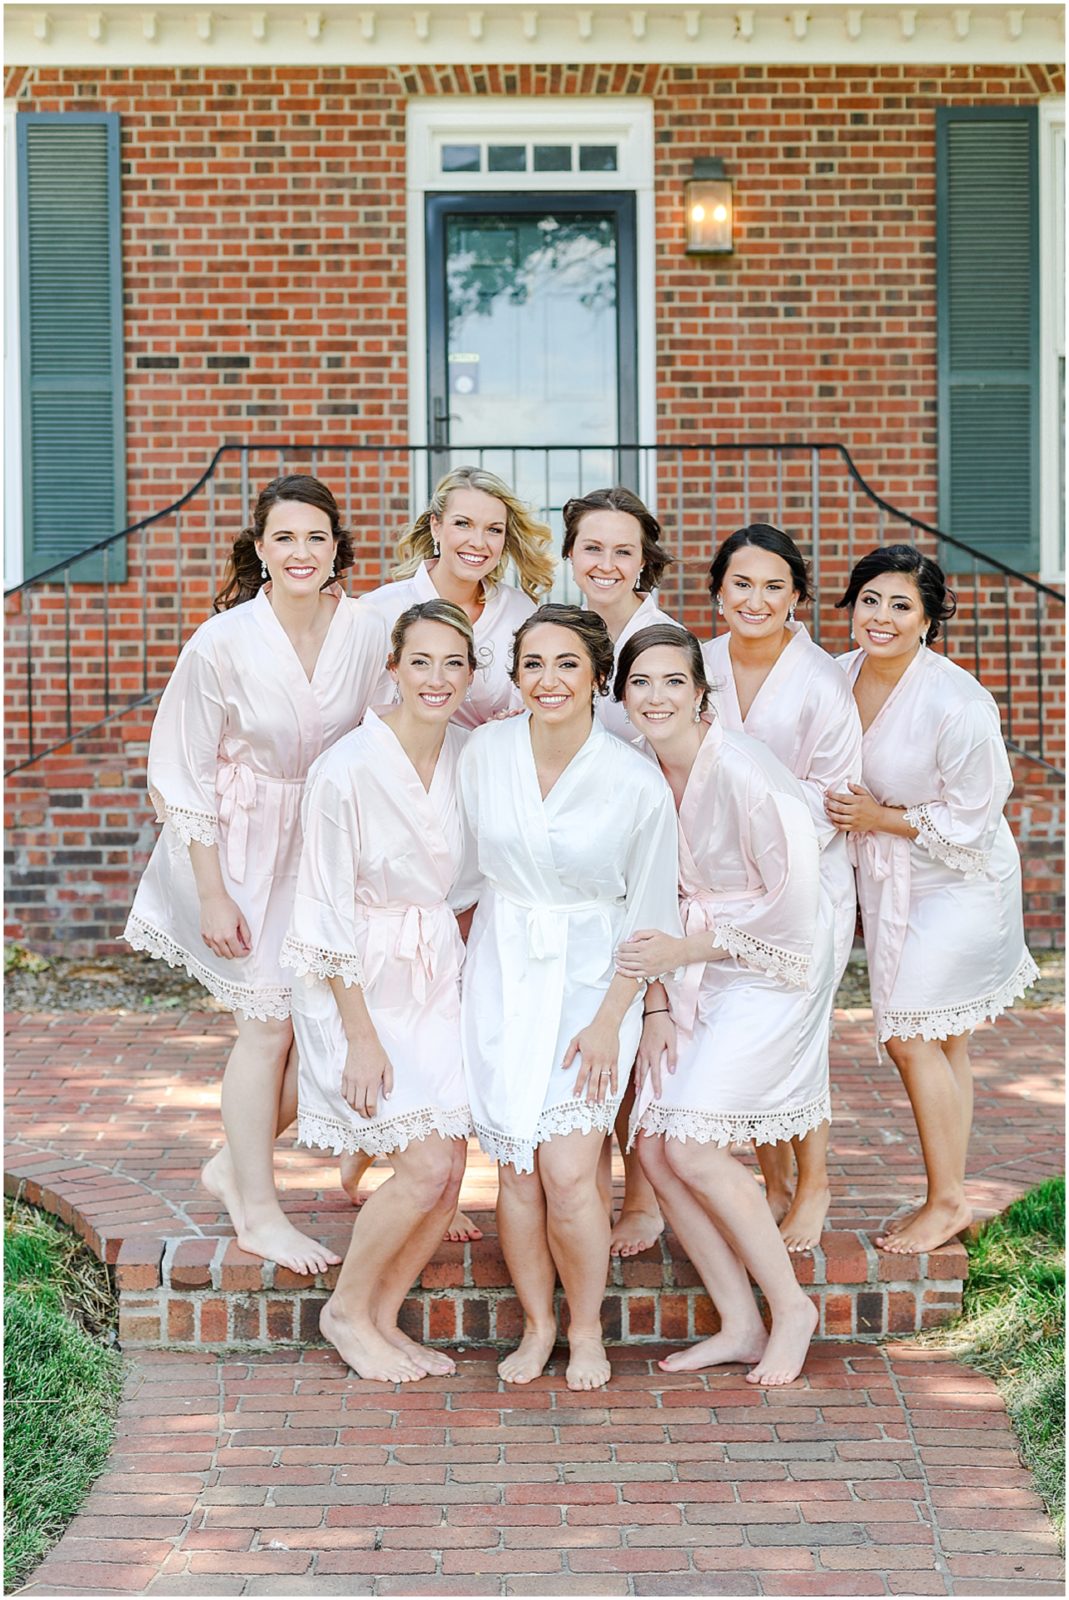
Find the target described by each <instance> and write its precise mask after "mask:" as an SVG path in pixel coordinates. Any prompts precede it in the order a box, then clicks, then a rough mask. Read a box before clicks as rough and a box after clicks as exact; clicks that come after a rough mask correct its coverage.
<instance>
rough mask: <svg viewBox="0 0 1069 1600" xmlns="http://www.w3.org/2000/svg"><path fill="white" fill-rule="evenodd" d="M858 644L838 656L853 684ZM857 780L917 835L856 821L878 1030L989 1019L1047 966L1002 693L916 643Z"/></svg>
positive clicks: (951, 1027)
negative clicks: (1027, 930) (1026, 897)
mask: <svg viewBox="0 0 1069 1600" xmlns="http://www.w3.org/2000/svg"><path fill="white" fill-rule="evenodd" d="M864 659H865V652H864V651H863V650H853V651H851V652H850V653H849V654H848V655H845V656H840V657H839V665H840V667H842V669H843V671H844V672H845V673H846V676H847V681H848V682H849V683H850V685H851V686H852V685H853V683H854V682H855V680H856V678H857V675H858V673H859V672H860V670H861V667H862V664H863V662H864ZM862 756H863V768H862V782H863V783H864V785H865V787H866V788H867V789H868V790H869V792H870V793H871V794H872V795H873V796H874V797H875V798H876V799H877V800H878V801H879V802H880V804H881V805H887V806H905V807H906V808H907V809H906V820H907V821H908V822H909V823H911V824H912V826H913V827H915V828H917V829H918V830H919V831H918V834H917V837H916V839H913V840H910V839H906V838H904V837H901V836H899V835H897V834H891V833H858V834H850V835H848V838H849V845H850V852H851V855H852V857H853V859H854V861H855V863H856V866H857V884H858V895H859V898H860V900H861V916H862V921H863V922H864V925H865V948H866V950H867V952H868V958H869V985H870V988H871V991H872V1007H873V1011H874V1013H875V1018H876V1029H877V1035H876V1036H877V1038H878V1039H879V1040H880V1041H881V1042H883V1041H884V1040H886V1039H910V1038H915V1037H916V1036H917V1035H920V1036H921V1037H922V1038H924V1039H949V1038H951V1037H952V1036H953V1035H955V1034H960V1033H968V1032H970V1031H971V1030H972V1029H973V1028H975V1027H976V1026H977V1025H978V1024H979V1023H981V1022H983V1021H984V1020H985V1019H988V1020H993V1019H994V1018H995V1017H997V1016H998V1015H999V1014H1000V1012H1002V1011H1004V1010H1005V1009H1006V1007H1007V1006H1009V1005H1011V1004H1012V1003H1013V1001H1014V1000H1015V999H1017V998H1019V996H1021V995H1022V994H1024V992H1025V990H1026V989H1027V988H1028V986H1029V984H1030V983H1032V982H1034V981H1035V979H1036V977H1037V976H1038V972H1037V969H1036V965H1035V962H1034V961H1033V960H1032V957H1031V956H1030V955H1029V953H1028V951H1027V949H1026V948H1025V942H1024V925H1023V917H1022V907H1021V861H1020V857H1019V856H1018V854H1017V846H1016V844H1015V843H1014V840H1013V834H1012V833H1011V832H1010V826H1009V823H1008V822H1007V821H1006V819H1005V817H1004V816H1003V815H1002V811H1003V807H1004V806H1005V804H1006V801H1007V799H1008V798H1009V795H1010V791H1011V790H1012V788H1013V777H1012V775H1011V772H1010V764H1009V761H1008V759H1007V756H1006V747H1005V744H1004V743H1003V740H1002V730H1001V726H1000V723H999V714H998V707H997V706H996V704H995V702H994V700H993V699H992V698H991V696H990V694H988V692H987V690H986V689H985V688H983V686H982V685H981V684H979V683H978V682H977V681H976V679H975V678H974V677H973V676H972V674H971V673H969V672H965V671H964V670H963V669H962V668H961V667H959V666H956V665H955V663H954V662H953V661H949V660H948V659H947V657H946V656H944V655H943V654H942V653H941V652H938V651H934V650H929V649H926V648H923V647H922V648H921V649H920V650H918V651H917V654H916V656H915V657H914V659H913V661H912V662H911V663H910V665H909V667H908V668H907V669H906V671H905V672H904V673H903V675H902V677H901V678H900V679H899V681H898V683H897V684H896V685H895V687H894V689H892V691H891V693H890V695H889V696H888V697H887V699H886V701H885V702H884V704H883V705H882V706H881V708H880V710H879V712H878V713H877V715H876V716H875V718H874V719H873V721H872V722H871V723H870V725H869V727H868V729H867V730H866V732H865V735H864V739H863V742H862Z"/></svg>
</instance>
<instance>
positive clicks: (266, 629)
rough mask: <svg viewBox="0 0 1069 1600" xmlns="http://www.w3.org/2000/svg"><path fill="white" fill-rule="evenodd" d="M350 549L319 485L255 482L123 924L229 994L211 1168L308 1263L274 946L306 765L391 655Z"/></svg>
mask: <svg viewBox="0 0 1069 1600" xmlns="http://www.w3.org/2000/svg"><path fill="white" fill-rule="evenodd" d="M352 559H353V553H352V546H351V544H350V542H349V535H348V533H347V532H346V531H345V529H344V528H343V527H342V524H341V517H340V515H339V512H338V507H337V504H336V503H335V500H334V496H333V495H332V494H331V492H330V490H329V489H328V488H326V486H325V485H324V484H322V483H319V482H318V481H317V480H316V479H315V478H309V477H304V476H299V475H297V476H289V477H284V478H276V479H275V480H274V482H273V483H270V484H269V485H268V486H267V488H266V489H265V490H264V491H263V493H262V494H261V495H260V497H259V499H258V501H257V503H256V509H255V511H254V513H253V521H252V526H251V527H249V528H246V529H245V531H244V532H243V533H242V534H241V535H240V537H239V538H238V539H237V540H236V541H235V544H234V552H233V557H232V560H231V564H230V568H229V572H228V582H227V584H226V587H225V588H224V590H223V592H222V594H221V595H220V596H219V598H218V599H217V600H216V608H217V611H218V613H219V614H218V615H217V616H214V617H211V618H209V620H208V621H207V622H205V623H202V624H201V626H200V627H199V628H198V629H197V631H196V632H195V633H194V634H193V636H192V638H191V639H190V640H189V642H188V643H187V644H186V646H185V648H184V650H183V651H182V653H181V655H180V656H179V658H178V662H177V665H176V666H175V669H174V672H173V674H172V676H171V680H170V682H169V683H168V685H167V687H166V689H165V690H164V692H163V697H162V699H161V700H160V706H159V710H158V711H157V713H156V720H155V722H154V723H153V727H152V737H151V740H150V742H149V758H148V782H149V792H150V794H151V795H152V799H153V801H154V803H155V806H156V812H157V815H158V817H159V820H160V821H161V822H162V823H163V824H164V827H163V832H162V833H161V835H160V837H159V839H158V841H157V843H156V848H155V850H154V851H153V853H152V858H151V860H150V861H149V864H148V867H147V868H146V870H145V874H144V877H143V878H142V880H141V883H140V885H139V887H138V890H137V894H136V896H135V898H134V904H133V908H132V910H131V912H130V917H129V920H128V922H127V925H126V938H127V940H128V941H129V942H130V944H132V945H133V947H134V949H135V950H146V951H148V953H149V954H150V955H153V956H156V957H159V958H160V959H161V960H163V961H166V962H167V963H168V964H169V965H170V966H172V967H184V968H185V970H186V972H188V973H189V974H190V976H191V977H194V978H197V979H198V980H199V982H201V983H202V984H203V985H204V987H205V988H206V989H207V990H208V991H209V993H210V994H212V995H214V996H215V997H216V999H218V1000H222V1001H223V1002H224V1003H225V1004H226V1005H228V1006H229V1007H230V1008H231V1009H232V1010H233V1013H234V1021H235V1024H236V1027H237V1040H236V1042H235V1044H234V1047H233V1049H232V1050H231V1052H230V1057H229V1059H228V1061H227V1064H226V1070H225V1072H224V1075H223V1089H222V1112H223V1126H224V1128H225V1129H226V1135H227V1143H226V1145H224V1147H223V1149H222V1150H220V1151H219V1152H218V1154H217V1155H215V1156H213V1157H212V1159H211V1160H210V1161H209V1162H208V1164H207V1166H206V1167H205V1168H204V1172H203V1181H204V1184H205V1186H206V1188H207V1189H208V1190H209V1192H210V1193H211V1194H212V1195H214V1196H215V1198H216V1199H218V1200H219V1201H220V1202H221V1203H222V1204H223V1205H224V1206H225V1207H226V1210H227V1211H228V1213H229V1215H230V1220H231V1222H232V1223H233V1226H234V1231H235V1233H236V1234H237V1238H238V1243H239V1244H240V1245H241V1247H242V1249H243V1250H248V1251H249V1252H250V1253H251V1254H253V1255H259V1256H264V1257H266V1258H267V1259H268V1260H269V1261H277V1262H279V1263H280V1264H281V1265H282V1266H285V1267H289V1268H290V1269H291V1270H292V1271H294V1272H305V1273H306V1272H318V1271H322V1270H323V1269H324V1268H325V1267H326V1266H328V1265H330V1264H331V1263H333V1262H336V1261H337V1260H338V1257H337V1256H336V1255H334V1254H333V1253H332V1252H331V1251H329V1250H327V1249H326V1248H325V1247H324V1246H323V1245H321V1244H319V1243H317V1241H316V1240H314V1239H310V1238H308V1237H307V1236H306V1235H305V1234H302V1233H300V1232H299V1231H298V1230H297V1229H296V1228H295V1227H294V1226H293V1225H292V1223H290V1222H289V1221H288V1220H287V1218H286V1216H285V1214H284V1213H283V1211H282V1208H281V1206H280V1205H279V1200H278V1193H277V1190H276V1188H275V1181H274V1172H273V1157H272V1151H273V1146H274V1141H275V1138H276V1135H277V1133H279V1132H281V1131H282V1129H283V1128H285V1127H288V1126H289V1124H290V1123H291V1122H292V1121H293V1118H294V1116H295V1115H296V1071H295V1062H293V1061H289V1058H290V1047H291V1045H292V1042H293V1029H292V1027H291V1024H290V977H289V974H288V973H287V972H284V971H283V969H282V967H281V965H280V962H279V955H280V951H281V948H282V940H283V938H284V937H285V933H286V928H287V925H288V923H289V918H290V910H291V907H292V904H293V893H294V886H295V883H296V876H297V863H298V860H299V857H300V849H301V827H300V806H301V795H302V792H303V789H304V780H305V777H306V776H307V773H308V769H309V767H310V766H311V764H312V762H313V761H314V760H315V759H316V757H317V756H318V755H319V754H320V752H321V751H323V750H325V749H327V748H328V746H330V745H332V744H333V743H334V742H335V740H336V739H339V738H340V737H341V735H342V734H344V733H348V732H349V730H350V729H351V728H355V727H356V725H357V723H358V722H359V721H360V719H361V718H362V717H363V715H364V712H365V711H366V709H367V707H368V706H369V704H370V703H371V699H372V697H373V695H374V693H375V688H376V685H377V684H378V682H379V680H380V677H381V674H382V668H383V663H384V661H385V659H386V653H387V648H388V646H387V639H386V628H385V624H384V623H383V621H382V619H381V617H379V616H377V615H376V614H375V612H373V611H371V610H369V609H368V608H367V607H365V606H364V605H363V604H361V603H360V602H359V601H356V600H350V599H349V598H348V597H347V596H346V595H345V594H344V593H343V592H342V591H341V589H340V588H339V587H338V586H337V585H336V584H335V583H334V582H333V581H332V580H333V578H334V577H335V575H336V573H337V572H338V571H340V570H341V569H342V568H343V567H346V566H348V565H349V564H350V563H351V562H352ZM288 1061H289V1067H288V1068H287V1062H288Z"/></svg>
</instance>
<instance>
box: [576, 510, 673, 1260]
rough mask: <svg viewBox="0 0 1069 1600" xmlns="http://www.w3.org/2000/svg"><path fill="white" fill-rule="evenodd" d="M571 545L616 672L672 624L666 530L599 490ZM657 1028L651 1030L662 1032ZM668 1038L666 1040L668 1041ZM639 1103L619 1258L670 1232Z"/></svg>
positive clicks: (623, 1120)
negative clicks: (650, 633) (633, 642)
mask: <svg viewBox="0 0 1069 1600" xmlns="http://www.w3.org/2000/svg"><path fill="white" fill-rule="evenodd" d="M563 515H564V541H563V544H562V546H561V554H562V555H563V556H564V558H565V560H568V561H570V562H571V565H572V577H573V578H574V579H575V583H576V586H577V588H578V589H579V590H580V591H581V593H582V596H583V599H584V601H585V602H586V605H587V608H588V610H590V611H593V612H595V613H596V615H597V616H599V617H600V618H601V620H602V621H603V622H604V624H605V626H606V627H607V628H608V630H609V638H610V639H611V640H612V645H613V673H614V675H615V671H616V662H617V661H618V660H619V659H620V651H621V650H622V649H623V647H624V645H625V644H626V643H627V641H628V639H630V638H631V636H632V635H633V634H635V633H637V632H638V630H639V629H640V628H648V627H650V626H652V624H653V623H655V622H667V623H673V622H674V621H675V619H674V617H670V616H668V615H667V614H666V613H665V612H663V611H662V610H661V609H660V607H659V606H658V604H657V601H656V598H655V597H656V593H657V585H658V584H659V583H660V581H661V577H662V575H663V573H664V570H665V568H666V567H668V566H670V565H671V562H672V557H671V556H670V555H669V554H668V552H667V551H666V550H665V548H664V546H663V545H662V544H661V525H660V523H659V522H658V521H657V518H656V517H655V516H654V515H653V512H652V511H650V509H649V507H648V506H646V505H644V504H643V502H642V501H641V500H640V499H639V497H638V495H637V494H632V492H631V490H630V489H625V488H623V487H622V486H620V485H617V486H616V487H615V488H613V489H594V490H592V491H591V492H590V493H589V494H585V495H582V496H580V497H577V498H576V499H573V500H569V501H568V502H567V504H566V505H565V507H564V513H563ZM597 716H598V719H599V721H600V722H602V723H603V724H604V726H605V727H606V728H608V730H609V732H610V733H614V734H616V736H617V738H618V739H624V740H626V741H627V742H628V743H630V742H631V741H632V740H633V739H634V737H635V730H634V728H633V727H632V726H631V724H630V722H628V720H627V714H626V712H625V711H624V708H623V706H622V705H620V704H619V702H618V701H616V700H614V699H613V698H612V696H611V695H605V696H603V697H602V698H601V699H600V700H599V701H598V703H597ZM662 1005H663V996H662V995H657V994H655V995H654V996H653V997H652V998H651V1000H650V1006H651V1007H652V1008H653V1010H652V1017H658V1016H660V1017H664V1016H665V1015H666V1013H664V1012H662V1011H661V1009H660V1008H661V1006H662ZM662 1025H663V1024H661V1023H653V1022H652V1021H651V1027H658V1026H662ZM666 1037H667V1035H666ZM634 1104H635V1090H634V1084H633V1082H632V1080H631V1075H630V1073H628V1076H627V1082H626V1084H625V1086H624V1097H623V1099H622V1100H621V1102H620V1110H619V1113H618V1115H617V1119H616V1137H617V1139H618V1141H619V1145H620V1149H621V1150H622V1151H623V1152H624V1198H623V1205H622V1207H621V1209H620V1215H619V1217H618V1218H617V1219H616V1225H615V1227H614V1228H613V1230H612V1238H611V1241H610V1244H609V1251H610V1254H612V1255H614V1256H636V1255H638V1254H639V1253H640V1252H641V1251H643V1250H649V1249H651V1248H652V1246H653V1245H655V1244H656V1242H657V1240H658V1238H659V1237H660V1235H661V1234H662V1233H663V1231H664V1218H663V1217H662V1216H661V1212H660V1208H659V1207H658V1205H657V1196H656V1195H655V1194H654V1192H653V1190H652V1189H651V1188H650V1185H649V1183H648V1182H647V1180H646V1177H645V1175H644V1174H643V1171H642V1168H641V1167H640V1166H639V1163H638V1158H637V1157H636V1156H635V1155H633V1154H631V1153H628V1150H627V1133H628V1124H629V1122H630V1118H631V1111H632V1109H633V1107H634ZM602 1159H603V1163H604V1166H603V1171H602V1182H603V1185H604V1187H605V1189H606V1190H607V1192H608V1194H609V1195H610V1196H611V1192H612V1190H611V1185H612V1162H611V1145H609V1144H606V1146H605V1151H604V1154H603V1158H602Z"/></svg>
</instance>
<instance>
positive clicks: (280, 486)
mask: <svg viewBox="0 0 1069 1600" xmlns="http://www.w3.org/2000/svg"><path fill="white" fill-rule="evenodd" d="M286 500H296V501H297V502H298V504H300V505H304V506H315V508H316V510H317V511H323V512H325V513H326V515H327V516H328V517H329V518H330V531H331V533H332V534H333V535H334V572H335V575H337V574H338V573H340V572H344V571H345V569H346V567H351V566H352V564H353V559H354V557H353V545H352V539H351V536H350V534H349V530H348V528H343V527H342V520H341V512H340V511H339V510H338V502H337V501H336V500H335V498H334V496H333V495H332V494H331V492H330V490H329V489H328V488H327V486H326V484H325V483H320V481H319V479H318V478H311V477H309V476H308V475H307V474H306V473H303V472H293V473H289V474H287V476H285V477H283V478H272V480H271V482H270V483H269V484H268V485H267V487H266V488H265V489H261V491H260V494H259V498H258V499H257V501H256V506H255V508H254V510H253V513H252V524H251V526H250V527H248V528H243V529H242V530H241V532H240V533H239V534H238V536H237V538H236V539H235V540H234V547H233V549H232V551H231V552H230V556H229V558H228V560H227V564H226V571H225V572H224V573H223V587H222V588H221V589H220V591H219V593H218V594H217V595H216V597H215V600H214V601H213V603H212V604H213V609H214V610H215V611H229V610H230V608H231V606H240V605H241V604H242V603H243V602H244V601H246V600H252V599H253V598H254V597H255V596H256V595H257V594H259V592H260V590H261V589H262V588H263V586H264V584H265V583H266V582H267V579H266V578H264V577H263V576H262V575H261V572H260V568H261V565H262V562H261V560H260V557H259V555H258V554H257V551H256V542H257V540H258V539H262V538H263V536H264V529H265V528H266V526H267V519H268V517H269V516H270V515H271V512H272V511H273V510H274V508H275V507H276V506H277V505H281V504H282V503H283V501H286ZM323 587H324V588H326V584H324V585H323Z"/></svg>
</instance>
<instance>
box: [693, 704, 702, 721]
mask: <svg viewBox="0 0 1069 1600" xmlns="http://www.w3.org/2000/svg"><path fill="white" fill-rule="evenodd" d="M694 720H695V722H700V721H701V720H702V708H701V706H700V704H699V703H698V701H697V700H695V702H694Z"/></svg>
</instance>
